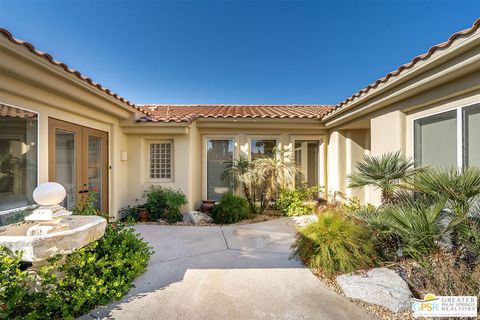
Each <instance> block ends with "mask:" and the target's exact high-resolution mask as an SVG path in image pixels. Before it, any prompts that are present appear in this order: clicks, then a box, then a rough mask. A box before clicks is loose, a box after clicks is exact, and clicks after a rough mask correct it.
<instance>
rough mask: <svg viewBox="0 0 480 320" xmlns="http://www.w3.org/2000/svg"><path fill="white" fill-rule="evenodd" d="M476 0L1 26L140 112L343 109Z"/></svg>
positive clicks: (0, 16) (45, 12)
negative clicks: (200, 107)
mask: <svg viewBox="0 0 480 320" xmlns="http://www.w3.org/2000/svg"><path fill="white" fill-rule="evenodd" d="M479 16H480V2H479V1H461V0H455V1H420V0H417V1H389V0H383V1H333V0H332V1H241V2H240V1H133V0H132V1H106V0H103V1H88V0H84V1H48V0H47V1H45V0H44V1H22V0H15V1H6V0H0V26H2V27H4V28H7V29H8V30H10V31H11V32H12V33H13V34H14V36H16V37H17V38H20V39H23V40H26V41H29V42H32V43H33V44H34V45H35V46H36V47H37V48H38V49H40V50H42V51H46V52H49V53H50V54H52V55H53V56H54V57H55V58H56V59H57V60H60V61H63V62H66V63H67V64H68V65H69V66H71V67H72V68H75V69H78V70H79V71H81V72H82V73H83V74H85V75H87V76H89V77H91V78H93V79H94V80H95V81H97V82H100V83H101V84H103V85H104V86H105V87H107V88H109V89H111V90H113V91H115V92H117V93H119V94H120V95H122V96H124V97H125V98H127V99H129V100H131V101H133V102H135V103H241V104H261V103H268V104H292V103H300V104H335V103H338V102H340V101H341V100H343V99H345V98H347V97H349V96H350V95H351V94H353V93H355V92H356V91H358V90H360V89H362V88H363V87H364V86H366V85H368V84H369V83H371V82H373V81H375V80H376V79H378V78H380V77H382V76H384V75H385V74H386V73H387V72H389V71H392V70H394V69H396V68H397V67H398V66H399V65H401V64H403V63H406V62H408V61H410V60H411V59H412V58H413V57H414V56H415V55H418V54H421V53H424V52H425V51H426V50H428V49H429V48H430V47H431V46H432V45H435V44H437V43H440V42H443V41H445V40H447V38H448V37H449V36H450V35H451V34H452V33H454V32H456V31H459V30H462V29H465V28H468V27H469V26H471V25H472V23H473V22H474V20H475V19H476V18H478V17H479Z"/></svg>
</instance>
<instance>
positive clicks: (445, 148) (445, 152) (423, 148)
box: [415, 110, 457, 168]
mask: <svg viewBox="0 0 480 320" xmlns="http://www.w3.org/2000/svg"><path fill="white" fill-rule="evenodd" d="M456 117H457V112H456V111H455V110H452V111H448V112H445V113H441V114H437V115H434V116H430V117H426V118H422V119H419V120H416V121H415V162H416V164H417V165H418V166H425V165H429V166H434V167H439V168H450V167H452V166H456V165H457V118H456Z"/></svg>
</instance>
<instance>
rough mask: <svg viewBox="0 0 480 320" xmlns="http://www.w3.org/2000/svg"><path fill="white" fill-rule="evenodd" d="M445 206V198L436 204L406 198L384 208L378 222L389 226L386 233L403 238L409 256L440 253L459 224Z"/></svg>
mask: <svg viewBox="0 0 480 320" xmlns="http://www.w3.org/2000/svg"><path fill="white" fill-rule="evenodd" d="M445 203H446V199H443V200H439V201H437V202H435V203H433V204H431V203H428V202H425V201H418V200H415V199H414V198H411V199H410V200H406V199H404V200H403V201H402V202H400V203H397V204H395V205H388V206H385V207H383V208H382V210H381V214H380V216H378V217H377V219H380V221H381V224H383V225H384V226H385V227H386V231H385V232H386V233H387V234H391V235H394V236H395V237H397V238H399V239H400V241H401V243H402V244H403V252H404V253H405V254H406V255H408V256H411V257H414V258H419V257H421V256H424V255H428V254H430V253H433V252H435V251H437V250H438V249H439V248H440V243H441V241H442V240H445V239H444V236H445V235H446V234H447V233H448V232H450V231H451V230H452V229H453V228H454V226H455V224H456V221H455V220H454V219H452V218H451V217H450V216H449V215H448V213H447V212H446V211H445V210H444V207H445ZM377 221H378V222H379V220H377Z"/></svg>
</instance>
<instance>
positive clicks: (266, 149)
mask: <svg viewBox="0 0 480 320" xmlns="http://www.w3.org/2000/svg"><path fill="white" fill-rule="evenodd" d="M276 145H277V140H260V139H258V140H252V141H251V144H250V150H251V151H250V156H251V160H252V161H253V160H255V159H261V158H266V157H269V158H272V157H273V156H274V150H275V147H276Z"/></svg>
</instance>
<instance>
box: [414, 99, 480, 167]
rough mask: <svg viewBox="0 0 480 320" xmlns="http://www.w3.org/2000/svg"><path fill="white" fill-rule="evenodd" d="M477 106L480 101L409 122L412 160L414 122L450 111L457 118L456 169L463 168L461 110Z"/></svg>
mask: <svg viewBox="0 0 480 320" xmlns="http://www.w3.org/2000/svg"><path fill="white" fill-rule="evenodd" d="M477 104H480V101H477V102H472V103H468V104H465V105H460V106H456V107H452V108H448V109H445V110H441V111H437V112H434V113H430V114H428V115H423V116H420V117H416V118H413V119H412V122H411V125H412V129H411V130H412V140H411V142H412V155H413V159H415V121H416V120H421V119H425V118H429V117H432V116H436V115H439V114H442V113H446V112H449V111H452V110H456V112H457V114H456V117H457V119H456V120H457V137H456V138H457V169H461V168H463V109H465V108H468V107H471V106H474V105H477Z"/></svg>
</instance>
